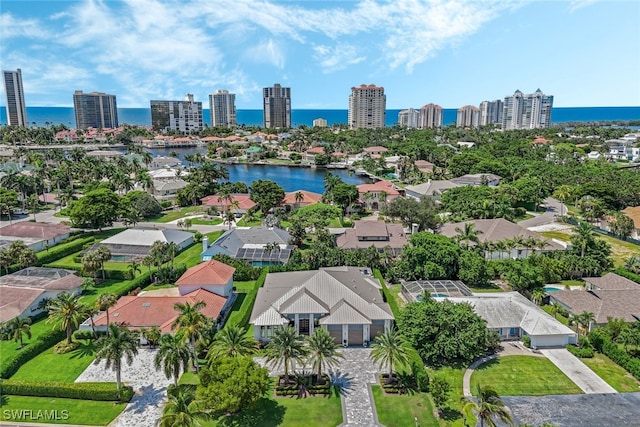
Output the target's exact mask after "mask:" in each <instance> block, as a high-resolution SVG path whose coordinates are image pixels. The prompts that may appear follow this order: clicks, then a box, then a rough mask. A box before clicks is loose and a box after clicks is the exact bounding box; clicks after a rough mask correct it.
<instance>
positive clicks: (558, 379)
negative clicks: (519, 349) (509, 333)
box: [471, 356, 582, 396]
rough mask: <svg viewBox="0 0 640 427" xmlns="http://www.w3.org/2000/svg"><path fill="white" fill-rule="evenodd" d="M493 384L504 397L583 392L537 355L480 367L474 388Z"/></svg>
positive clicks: (501, 360) (488, 363)
mask: <svg viewBox="0 0 640 427" xmlns="http://www.w3.org/2000/svg"><path fill="white" fill-rule="evenodd" d="M478 383H480V384H481V385H486V384H490V385H491V386H492V387H493V388H494V389H495V390H496V391H497V392H498V394H499V395H501V396H544V395H549V394H578V393H582V391H581V390H580V388H578V386H577V385H575V384H574V383H573V382H572V381H571V380H570V379H569V378H568V377H567V376H566V375H565V374H563V373H562V371H560V369H558V368H557V367H556V366H555V365H554V364H553V363H551V361H549V360H548V359H546V358H544V357H535V356H504V357H499V358H497V359H493V360H490V361H489V362H487V363H485V364H484V365H481V366H479V367H478V368H477V369H476V370H475V371H474V373H473V375H472V376H471V388H472V389H473V388H475V387H476V384H478Z"/></svg>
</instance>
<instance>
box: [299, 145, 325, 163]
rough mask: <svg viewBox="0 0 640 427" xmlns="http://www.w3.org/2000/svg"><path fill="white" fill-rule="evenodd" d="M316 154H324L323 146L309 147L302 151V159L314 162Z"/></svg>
mask: <svg viewBox="0 0 640 427" xmlns="http://www.w3.org/2000/svg"><path fill="white" fill-rule="evenodd" d="M318 154H324V147H320V146H319V147H311V148H309V149H308V150H307V151H305V152H304V155H303V156H302V159H303V160H305V161H307V162H314V161H315V160H316V156H317V155H318Z"/></svg>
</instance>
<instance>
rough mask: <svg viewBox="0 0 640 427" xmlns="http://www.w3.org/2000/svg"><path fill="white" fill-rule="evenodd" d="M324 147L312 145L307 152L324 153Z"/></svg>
mask: <svg viewBox="0 0 640 427" xmlns="http://www.w3.org/2000/svg"><path fill="white" fill-rule="evenodd" d="M323 153H324V147H311V148H309V149H308V150H307V154H323Z"/></svg>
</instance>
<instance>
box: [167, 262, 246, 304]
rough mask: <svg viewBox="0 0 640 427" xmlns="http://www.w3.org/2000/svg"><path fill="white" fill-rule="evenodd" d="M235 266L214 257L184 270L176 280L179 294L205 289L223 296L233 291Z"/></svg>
mask: <svg viewBox="0 0 640 427" xmlns="http://www.w3.org/2000/svg"><path fill="white" fill-rule="evenodd" d="M234 271H236V269H235V268H233V267H231V266H229V265H227V264H224V263H222V262H220V261H216V260H215V259H212V260H209V261H205V262H203V263H200V264H198V265H196V266H194V267H191V268H190V269H188V270H187V271H185V272H184V274H183V275H182V276H180V278H179V279H178V280H177V281H176V285H177V286H178V289H179V290H180V295H186V294H188V293H190V292H193V291H195V290H197V289H205V290H207V291H210V292H213V293H215V294H217V295H221V296H223V297H228V296H230V295H231V293H232V292H233V272H234Z"/></svg>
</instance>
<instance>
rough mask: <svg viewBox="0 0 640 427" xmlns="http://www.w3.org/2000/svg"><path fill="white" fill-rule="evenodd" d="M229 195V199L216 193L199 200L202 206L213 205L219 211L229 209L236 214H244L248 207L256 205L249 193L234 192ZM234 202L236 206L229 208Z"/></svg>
mask: <svg viewBox="0 0 640 427" xmlns="http://www.w3.org/2000/svg"><path fill="white" fill-rule="evenodd" d="M230 196H231V201H229V200H226V199H224V198H220V196H219V195H217V194H214V195H211V196H206V197H203V198H202V199H200V201H201V202H202V205H203V206H209V207H214V208H216V209H217V210H218V211H219V212H226V211H228V210H229V209H231V211H232V212H233V213H235V214H236V216H241V215H244V214H246V213H247V211H248V210H249V209H251V208H253V207H254V206H255V205H256V204H255V202H254V201H253V200H251V197H250V196H249V194H244V193H234V194H231V195H230ZM234 204H236V206H237V207H233V208H231V206H233V205H234Z"/></svg>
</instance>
